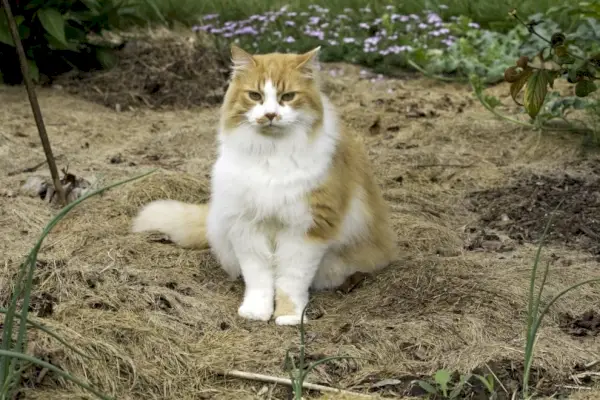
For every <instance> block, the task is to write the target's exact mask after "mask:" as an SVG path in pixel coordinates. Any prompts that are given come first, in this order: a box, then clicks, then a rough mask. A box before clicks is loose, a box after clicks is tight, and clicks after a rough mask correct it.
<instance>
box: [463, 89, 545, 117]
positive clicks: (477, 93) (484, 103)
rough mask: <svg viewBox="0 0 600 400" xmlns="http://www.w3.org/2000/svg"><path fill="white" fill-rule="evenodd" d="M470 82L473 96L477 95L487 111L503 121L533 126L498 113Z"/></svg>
mask: <svg viewBox="0 0 600 400" xmlns="http://www.w3.org/2000/svg"><path fill="white" fill-rule="evenodd" d="M470 83H471V87H472V88H473V91H474V92H475V96H477V99H478V100H479V102H480V103H481V104H482V105H483V106H484V107H485V108H487V109H488V111H490V112H491V113H492V114H494V115H495V116H497V117H499V118H501V119H503V120H505V121H509V122H512V123H514V124H517V125H522V126H526V127H528V128H535V126H534V125H532V124H530V123H528V122H523V121H519V120H518V119H514V118H510V117H507V116H505V115H502V114H500V113H499V112H498V111H496V110H495V109H494V108H493V107H492V106H490V105H489V104H488V103H487V102H486V101H485V99H484V98H483V96H482V95H481V93H480V92H479V90H477V87H476V86H475V84H474V83H473V81H471V82H470Z"/></svg>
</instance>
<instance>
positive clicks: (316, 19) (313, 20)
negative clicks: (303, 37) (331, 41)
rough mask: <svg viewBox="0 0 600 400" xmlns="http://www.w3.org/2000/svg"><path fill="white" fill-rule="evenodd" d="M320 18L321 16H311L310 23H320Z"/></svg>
mask: <svg viewBox="0 0 600 400" xmlns="http://www.w3.org/2000/svg"><path fill="white" fill-rule="evenodd" d="M320 20H321V18H319V17H310V18H309V19H308V23H309V24H311V25H316V24H318V23H319V21H320Z"/></svg>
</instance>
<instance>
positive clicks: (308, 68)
mask: <svg viewBox="0 0 600 400" xmlns="http://www.w3.org/2000/svg"><path fill="white" fill-rule="evenodd" d="M320 51H321V46H318V47H316V48H314V49H312V50H310V51H308V52H306V53H304V54H300V55H299V56H298V65H296V69H299V70H302V71H304V72H306V73H307V74H308V75H310V76H313V75H314V73H315V71H316V70H317V68H318V65H319V52H320Z"/></svg>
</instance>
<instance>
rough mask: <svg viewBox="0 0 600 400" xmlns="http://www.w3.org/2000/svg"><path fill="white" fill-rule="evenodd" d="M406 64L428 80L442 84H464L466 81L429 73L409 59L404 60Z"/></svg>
mask: <svg viewBox="0 0 600 400" xmlns="http://www.w3.org/2000/svg"><path fill="white" fill-rule="evenodd" d="M406 63H407V64H408V65H410V66H411V67H413V68H414V69H416V70H417V71H419V72H420V73H422V74H423V75H425V76H426V77H428V78H432V79H438V80H440V81H444V82H466V81H467V80H468V79H460V78H458V79H457V78H450V77H448V76H441V75H435V74H432V73H431V72H428V71H426V70H425V69H424V68H423V67H421V66H420V65H418V64H417V63H416V62H414V61H413V60H411V59H410V58H409V59H407V60H406Z"/></svg>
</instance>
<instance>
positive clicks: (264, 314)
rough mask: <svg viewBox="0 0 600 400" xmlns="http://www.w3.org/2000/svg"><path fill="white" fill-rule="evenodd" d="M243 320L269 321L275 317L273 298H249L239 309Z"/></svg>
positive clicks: (259, 296)
mask: <svg viewBox="0 0 600 400" xmlns="http://www.w3.org/2000/svg"><path fill="white" fill-rule="evenodd" d="M238 315H239V316H240V317H242V318H246V319H251V320H258V321H268V320H270V319H271V316H272V315H273V297H272V296H264V295H252V296H247V297H246V298H245V299H244V301H243V302H242V305H241V306H240V308H239V309H238Z"/></svg>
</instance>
